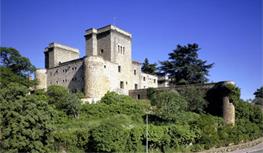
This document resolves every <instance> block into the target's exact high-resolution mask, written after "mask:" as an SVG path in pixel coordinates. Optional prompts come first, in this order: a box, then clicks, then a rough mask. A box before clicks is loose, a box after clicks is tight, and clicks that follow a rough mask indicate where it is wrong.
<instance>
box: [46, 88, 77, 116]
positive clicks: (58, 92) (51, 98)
mask: <svg viewBox="0 0 263 153" xmlns="http://www.w3.org/2000/svg"><path fill="white" fill-rule="evenodd" d="M47 95H48V103H49V104H51V105H54V106H55V107H56V108H57V109H59V110H62V111H64V112H65V113H66V114H67V115H71V116H74V117H78V115H79V111H80V104H81V100H80V99H79V97H78V95H76V94H73V93H70V92H69V91H68V89H66V88H64V87H62V86H57V85H52V86H49V87H48V89H47Z"/></svg>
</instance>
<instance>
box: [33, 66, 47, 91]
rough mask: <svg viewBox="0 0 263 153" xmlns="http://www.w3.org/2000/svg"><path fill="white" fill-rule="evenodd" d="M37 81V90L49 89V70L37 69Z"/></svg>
mask: <svg viewBox="0 0 263 153" xmlns="http://www.w3.org/2000/svg"><path fill="white" fill-rule="evenodd" d="M35 79H36V80H37V81H38V84H37V85H36V89H45V90H46V89H47V70H46V69H37V70H36V72H35Z"/></svg>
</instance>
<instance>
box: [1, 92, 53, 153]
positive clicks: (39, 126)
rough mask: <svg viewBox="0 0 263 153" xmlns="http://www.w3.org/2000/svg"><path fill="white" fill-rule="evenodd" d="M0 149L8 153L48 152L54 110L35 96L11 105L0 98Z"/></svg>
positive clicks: (13, 102)
mask: <svg viewBox="0 0 263 153" xmlns="http://www.w3.org/2000/svg"><path fill="white" fill-rule="evenodd" d="M0 101H1V103H0V120H1V124H0V130H1V146H0V147H1V149H3V151H7V152H49V151H50V150H49V147H48V146H49V145H50V142H49V139H50V133H51V131H52V130H53V129H52V127H51V125H50V124H51V123H52V120H53V118H52V116H53V111H54V110H53V109H52V108H51V107H49V106H48V104H47V102H45V101H43V100H41V98H39V97H38V96H36V95H29V96H25V97H20V98H19V99H14V100H13V101H12V104H11V103H10V101H7V100H6V99H3V98H2V96H1V95H0Z"/></svg>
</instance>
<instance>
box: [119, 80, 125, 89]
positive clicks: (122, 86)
mask: <svg viewBox="0 0 263 153" xmlns="http://www.w3.org/2000/svg"><path fill="white" fill-rule="evenodd" d="M120 88H121V89H123V88H124V83H123V81H121V82H120Z"/></svg>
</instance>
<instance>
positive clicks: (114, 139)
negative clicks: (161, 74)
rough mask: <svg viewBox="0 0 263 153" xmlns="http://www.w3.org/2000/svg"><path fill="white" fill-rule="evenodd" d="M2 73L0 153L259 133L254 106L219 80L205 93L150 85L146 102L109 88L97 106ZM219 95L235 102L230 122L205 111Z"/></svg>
mask: <svg viewBox="0 0 263 153" xmlns="http://www.w3.org/2000/svg"><path fill="white" fill-rule="evenodd" d="M1 56H2V55H1ZM4 57H5V58H8V57H13V56H4ZM1 59H3V58H2V57H1ZM6 65H8V64H6ZM24 70H25V71H22V72H23V74H24V73H25V74H29V73H30V70H29V69H24ZM1 72H3V73H2V74H1V79H0V86H1V88H0V152H64V151H66V152H72V153H84V152H144V151H145V149H146V147H148V148H149V150H150V152H190V151H200V150H203V149H209V148H211V147H220V146H228V145H231V144H233V143H234V144H237V143H240V142H245V141H249V140H253V139H255V138H258V137H260V136H262V134H263V132H262V131H263V114H262V112H261V111H260V109H259V107H257V106H256V105H251V104H249V103H247V102H245V101H242V100H241V99H240V90H239V88H237V87H236V86H233V85H226V86H221V85H218V86H216V87H215V88H213V89H212V90H210V91H209V92H208V93H207V94H206V95H204V93H203V91H200V90H199V89H197V88H195V87H189V88H186V89H185V90H183V91H180V92H177V91H160V90H155V89H152V88H150V89H148V90H147V95H148V98H149V100H150V101H148V100H135V99H132V98H131V97H128V96H124V95H119V94H117V93H114V92H108V93H107V94H105V96H104V97H103V98H102V99H101V101H99V102H98V103H96V104H82V105H81V104H80V103H81V101H80V97H81V94H79V93H77V94H73V93H71V92H69V91H68V90H67V89H65V88H63V87H61V86H50V87H49V88H48V89H47V91H44V90H36V91H32V90H31V89H32V85H33V84H34V83H33V81H30V80H28V79H27V78H26V76H24V75H21V74H20V73H17V72H15V71H14V70H13V69H11V68H10V67H7V66H1ZM9 76H10V78H7V77H9ZM8 80H12V81H8ZM222 94H223V95H228V96H230V101H231V102H232V103H234V105H235V107H236V125H235V126H234V127H232V126H226V125H224V122H223V119H222V117H220V115H219V114H217V113H215V114H213V113H212V110H213V109H211V105H215V106H218V108H214V109H215V110H216V109H217V110H218V109H219V108H220V107H219V106H220V105H218V103H217V102H218V101H219V100H218V99H217V98H220V96H222ZM204 97H205V98H204ZM206 106H207V107H206ZM211 114H212V115H211ZM213 115H217V116H213ZM146 120H147V121H148V122H146ZM146 144H148V146H146Z"/></svg>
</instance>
